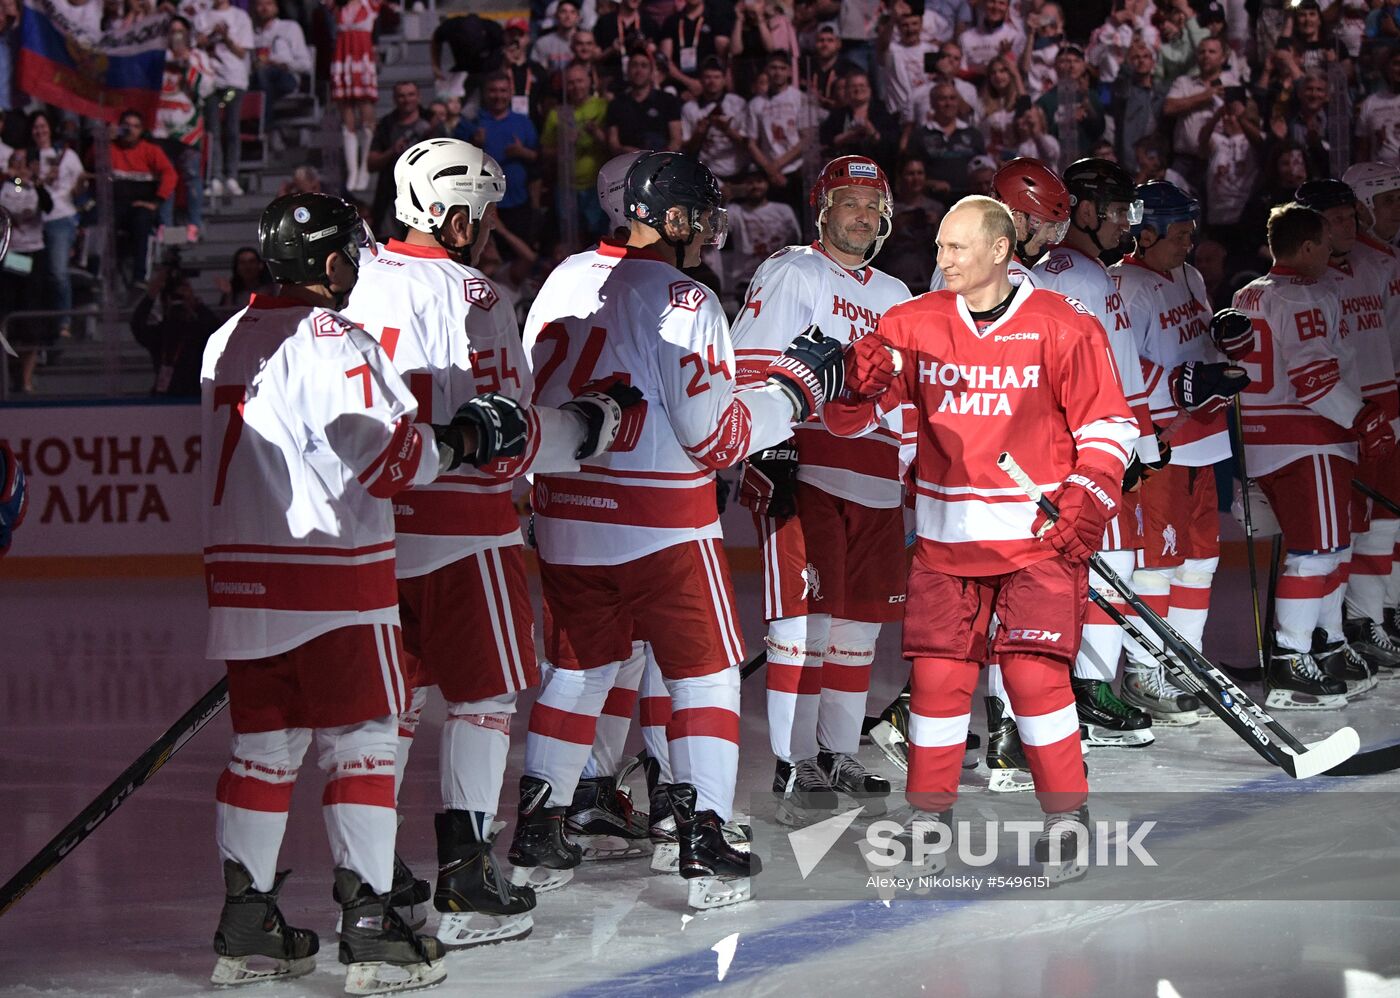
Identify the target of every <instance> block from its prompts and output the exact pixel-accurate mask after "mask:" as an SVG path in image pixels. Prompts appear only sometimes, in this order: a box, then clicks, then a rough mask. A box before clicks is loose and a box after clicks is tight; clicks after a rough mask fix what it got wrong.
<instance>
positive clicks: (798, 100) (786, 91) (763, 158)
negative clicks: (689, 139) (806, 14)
mask: <svg viewBox="0 0 1400 998" xmlns="http://www.w3.org/2000/svg"><path fill="white" fill-rule="evenodd" d="M766 70H767V75H768V96H767V97H766V98H764V101H763V104H762V109H763V110H762V114H761V115H759V114H755V113H754V111H753V107H752V105H750V110H749V115H750V122H751V125H752V128H751V130H750V131H751V133H752V135H753V137H752V138H751V139H750V140H749V155H750V156H752V157H753V158H754V160H755V161H756V162H757V163H758V165H759V166H760V167H761V168H762V169H763V172H764V173H766V174H767V175H768V182H769V184H770V185H772V189H773V192H774V193H775V194H776V196H777V198H778V200H780V201H783V202H784V203H786V204H788V205H791V206H792V207H793V208H794V209H800V208H801V207H802V206H803V205H805V203H806V200H807V196H806V192H805V191H804V190H803V189H802V179H801V170H802V134H801V133H802V130H803V129H804V128H808V127H813V128H814V127H815V126H816V121H815V120H813V121H811V122H807V121H805V120H804V114H803V111H804V107H803V104H804V98H803V95H802V92H801V91H800V90H798V89H797V88H796V87H794V86H793V85H792V61H791V58H790V57H789V55H788V54H787V53H786V52H775V53H773V54H772V55H770V56H769V57H768V65H767V67H766Z"/></svg>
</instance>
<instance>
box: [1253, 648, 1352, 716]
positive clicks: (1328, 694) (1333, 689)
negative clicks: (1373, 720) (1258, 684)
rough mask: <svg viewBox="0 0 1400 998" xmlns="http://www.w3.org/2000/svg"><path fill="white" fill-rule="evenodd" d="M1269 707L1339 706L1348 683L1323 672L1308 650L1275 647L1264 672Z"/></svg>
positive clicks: (1310, 708) (1265, 704) (1342, 703)
mask: <svg viewBox="0 0 1400 998" xmlns="http://www.w3.org/2000/svg"><path fill="white" fill-rule="evenodd" d="M1264 687H1265V688H1266V689H1267V690H1268V691H1269V695H1268V696H1267V697H1265V698H1264V706H1265V707H1267V708H1269V709H1271V710H1338V709H1339V708H1342V707H1345V706H1346V704H1347V700H1346V692H1347V684H1346V683H1344V682H1342V680H1340V679H1334V678H1332V677H1331V676H1326V675H1323V673H1322V671H1321V670H1320V669H1318V667H1317V662H1316V661H1315V660H1314V659H1313V657H1312V655H1310V654H1309V653H1307V652H1302V651H1293V650H1292V649H1290V648H1274V649H1273V651H1272V652H1271V653H1270V655H1269V665H1268V669H1267V671H1266V673H1265V676H1264Z"/></svg>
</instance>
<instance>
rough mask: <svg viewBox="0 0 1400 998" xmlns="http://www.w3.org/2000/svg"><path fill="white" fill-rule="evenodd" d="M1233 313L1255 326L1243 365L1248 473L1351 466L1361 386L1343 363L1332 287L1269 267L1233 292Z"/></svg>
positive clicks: (1335, 297) (1328, 283)
mask: <svg viewBox="0 0 1400 998" xmlns="http://www.w3.org/2000/svg"><path fill="white" fill-rule="evenodd" d="M1235 308H1237V309H1239V310H1240V311H1242V312H1244V313H1245V314H1246V315H1248V316H1249V317H1250V318H1251V319H1252V320H1253V321H1254V349H1253V350H1252V351H1251V352H1250V354H1249V356H1248V357H1246V358H1245V359H1244V360H1243V361H1242V362H1241V363H1242V365H1243V367H1244V369H1245V370H1246V371H1248V372H1249V376H1250V378H1251V379H1252V380H1251V383H1250V386H1249V387H1248V388H1246V389H1245V390H1244V392H1243V394H1242V405H1243V410H1244V411H1243V417H1244V418H1243V423H1244V445H1245V461H1246V462H1247V463H1248V465H1249V473H1250V474H1251V475H1267V474H1268V473H1269V472H1271V471H1277V470H1278V469H1279V468H1282V467H1283V466H1284V465H1286V464H1291V463H1292V462H1294V461H1299V460H1302V459H1303V458H1305V457H1312V456H1313V455H1315V454H1335V455H1336V456H1338V457H1340V458H1343V459H1345V460H1347V461H1355V460H1356V442H1355V437H1354V435H1353V434H1352V432H1351V425H1352V423H1354V422H1355V421H1356V414H1357V413H1358V412H1360V411H1361V385H1360V384H1359V383H1358V382H1357V381H1356V380H1355V375H1354V373H1353V372H1352V371H1350V370H1349V368H1350V366H1351V365H1343V364H1342V362H1341V357H1342V353H1343V351H1344V350H1345V347H1343V345H1342V340H1341V336H1340V334H1339V333H1338V322H1337V319H1338V312H1339V307H1338V303H1337V295H1336V291H1335V285H1334V284H1333V282H1331V281H1327V283H1325V284H1324V283H1322V282H1319V281H1314V280H1313V279H1312V278H1309V277H1304V276H1303V275H1302V274H1300V273H1298V272H1297V271H1296V270H1292V269H1290V268H1287V267H1274V268H1273V269H1272V270H1270V271H1269V272H1268V273H1267V274H1265V275H1264V276H1263V277H1260V278H1257V279H1256V280H1253V281H1251V282H1250V283H1249V284H1247V285H1245V286H1244V287H1243V288H1241V289H1240V290H1239V291H1237V292H1235Z"/></svg>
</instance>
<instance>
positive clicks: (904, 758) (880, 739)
mask: <svg viewBox="0 0 1400 998" xmlns="http://www.w3.org/2000/svg"><path fill="white" fill-rule="evenodd" d="M870 740H871V741H872V742H873V743H874V744H875V747H876V748H878V749H879V750H880V752H881V753H882V754H883V755H884V757H885V758H886V759H888V760H889V761H890V762H891V763H893V764H894V766H895V767H896V768H897V769H898V770H899V771H900V772H901V773H907V772H909V757H908V754H907V753H908V746H907V744H906V743H905V741H904V736H903V735H901V734H900V733H899V732H898V731H896V730H895V727H894V725H893V724H891V723H890V722H889V721H881V722H880V723H879V724H877V725H875V727H873V728H871V729H870ZM974 764H975V763H974ZM963 767H964V768H967V762H966V760H964V762H963Z"/></svg>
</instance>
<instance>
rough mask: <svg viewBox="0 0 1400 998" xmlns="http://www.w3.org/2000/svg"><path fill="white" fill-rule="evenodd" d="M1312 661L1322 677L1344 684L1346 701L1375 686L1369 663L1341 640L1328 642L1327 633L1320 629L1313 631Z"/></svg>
mask: <svg viewBox="0 0 1400 998" xmlns="http://www.w3.org/2000/svg"><path fill="white" fill-rule="evenodd" d="M1312 657H1313V661H1314V662H1316V663H1317V668H1318V671H1320V672H1321V673H1322V674H1323V675H1324V676H1331V677H1332V678H1333V679H1340V680H1341V681H1342V682H1344V683H1346V687H1347V689H1346V693H1344V694H1343V696H1345V697H1346V698H1347V699H1348V700H1355V699H1356V698H1357V697H1360V696H1363V695H1364V694H1366V693H1369V692H1371V690H1373V689H1375V686H1376V675H1375V672H1374V671H1373V670H1372V668H1371V665H1370V663H1369V662H1367V661H1366V659H1364V658H1363V657H1361V655H1360V654H1358V653H1357V652H1356V650H1355V649H1354V648H1352V647H1351V645H1349V644H1348V643H1347V641H1346V639H1345V638H1343V639H1342V640H1340V641H1328V640H1327V633H1326V632H1325V631H1323V630H1322V629H1321V628H1318V629H1317V630H1315V631H1313V646H1312Z"/></svg>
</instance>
